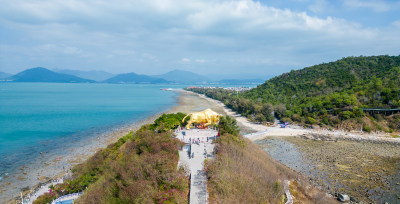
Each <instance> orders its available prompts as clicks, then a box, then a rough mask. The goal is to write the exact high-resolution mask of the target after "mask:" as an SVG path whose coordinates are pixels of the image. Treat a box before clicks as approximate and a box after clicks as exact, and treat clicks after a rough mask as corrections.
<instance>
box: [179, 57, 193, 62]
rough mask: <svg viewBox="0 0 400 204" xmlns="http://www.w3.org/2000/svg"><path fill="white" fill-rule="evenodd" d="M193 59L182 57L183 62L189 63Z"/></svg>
mask: <svg viewBox="0 0 400 204" xmlns="http://www.w3.org/2000/svg"><path fill="white" fill-rule="evenodd" d="M190 61H191V60H190V59H189V58H182V59H181V62H183V63H189V62H190Z"/></svg>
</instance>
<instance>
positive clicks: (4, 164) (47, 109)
mask: <svg viewBox="0 0 400 204" xmlns="http://www.w3.org/2000/svg"><path fill="white" fill-rule="evenodd" d="M160 88H169V86H168V87H165V85H135V84H126V85H125V84H58V83H0V177H4V175H7V174H8V173H10V172H13V171H14V170H15V169H16V168H17V167H19V166H21V165H28V163H29V162H30V161H31V160H33V159H35V158H37V157H39V156H40V153H41V152H51V151H54V150H60V149H63V148H64V147H66V146H68V145H70V144H71V143H77V142H79V140H82V139H87V137H94V135H96V133H97V134H98V133H101V132H104V131H106V130H110V129H112V128H116V127H118V126H121V125H123V124H128V123H133V122H136V121H139V120H143V119H145V118H146V117H148V116H150V115H153V114H156V113H159V112H161V111H164V110H166V109H168V108H170V107H171V106H173V105H175V104H176V96H177V93H176V92H172V91H161V90H160ZM173 88H176V87H173Z"/></svg>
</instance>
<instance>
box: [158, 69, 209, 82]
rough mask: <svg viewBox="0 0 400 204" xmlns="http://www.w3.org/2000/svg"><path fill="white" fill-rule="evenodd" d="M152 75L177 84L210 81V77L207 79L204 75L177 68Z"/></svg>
mask: <svg viewBox="0 0 400 204" xmlns="http://www.w3.org/2000/svg"><path fill="white" fill-rule="evenodd" d="M153 77H157V78H161V79H165V80H167V81H171V82H175V83H178V84H194V83H195V84H196V83H206V82H210V79H208V78H207V77H206V76H203V75H200V74H195V73H193V72H189V71H184V70H179V69H176V70H173V71H170V72H167V73H165V74H161V75H154V76H153Z"/></svg>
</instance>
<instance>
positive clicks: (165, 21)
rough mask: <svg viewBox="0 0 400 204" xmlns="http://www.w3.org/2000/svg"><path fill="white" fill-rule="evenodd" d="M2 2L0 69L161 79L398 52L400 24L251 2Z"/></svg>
mask: <svg viewBox="0 0 400 204" xmlns="http://www.w3.org/2000/svg"><path fill="white" fill-rule="evenodd" d="M345 2H349V3H346V4H347V6H349V7H352V8H356V7H357V8H360V7H361V8H371V9H372V7H374V6H375V5H374V3H376V4H377V5H378V6H377V7H376V8H375V9H377V10H376V11H384V10H385V9H388V8H387V5H386V3H382V4H379V2H377V1H371V0H370V1H358V0H349V1H347V0H346V1H345ZM0 3H1V5H2V6H1V7H0V29H1V30H2V38H1V39H0V54H1V55H2V58H1V59H2V60H1V61H0V66H1V67H12V68H16V65H18V66H20V64H21V63H16V61H17V60H16V59H17V58H16V57H15V56H21V57H22V58H23V57H24V56H27V58H28V57H29V58H32V59H36V60H37V61H36V62H35V61H34V60H32V61H29V62H28V61H27V62H26V64H29V63H32V64H33V62H35V65H36V64H40V63H44V62H45V65H49V66H56V65H57V63H59V64H64V62H66V63H65V64H72V65H73V66H74V67H80V66H82V67H99V69H102V68H104V69H109V67H113V68H115V69H118V71H121V72H124V71H126V70H129V71H132V70H130V69H132V64H135V65H136V66H135V69H137V71H138V72H142V73H144V72H146V71H147V70H146V68H147V67H152V69H154V72H158V73H159V72H161V70H162V69H164V68H165V67H175V68H179V66H187V65H190V66H191V68H193V69H196V68H204V69H210V70H213V71H214V70H217V69H220V71H221V72H223V69H226V68H228V67H229V68H230V69H231V71H232V72H234V71H235V69H236V71H237V70H240V69H244V68H245V69H246V71H247V70H249V71H253V72H256V71H257V72H265V71H262V70H260V69H263V70H268V69H271V70H274V71H277V68H276V67H277V66H278V67H283V68H284V69H287V70H289V69H291V68H293V67H292V66H302V65H311V64H313V63H318V62H321V61H329V60H333V59H338V58H342V57H344V56H348V55H371V54H374V55H377V54H398V47H400V34H399V29H398V26H397V25H398V24H399V23H398V22H397V23H393V24H392V25H391V26H389V27H388V28H385V29H381V28H374V27H372V26H367V27H365V26H362V25H361V24H359V23H357V22H351V21H348V20H346V19H340V18H335V17H325V18H320V17H316V16H311V15H310V14H308V13H306V12H301V11H300V12H299V11H294V10H289V9H278V8H275V7H271V6H266V5H264V4H261V3H258V2H255V1H250V0H237V1H230V0H229V1H228V0H226V1H225V0H219V1H215V0H198V1H197V0H192V1H187V0H154V1H148V0H132V1H125V0H116V1H94V0H93V1H91V0H87V1H78V0H71V1H62V0H52V1H50V0H31V1H24V0H14V1H1V0H0ZM327 4H329V3H328V2H327V1H325V0H316V1H315V4H314V5H312V6H310V8H309V9H311V10H313V11H314V12H316V13H318V12H323V11H324V9H325V8H326V7H327ZM395 20H398V19H395ZM393 21H394V20H393ZM3 36H5V37H3ZM30 50H36V52H30ZM182 56H189V57H190V58H187V57H185V58H182ZM192 56H201V58H197V59H196V58H195V57H192ZM107 57H108V58H109V59H107ZM18 59H19V58H18ZM110 59H112V60H110ZM177 59H181V60H177ZM209 59H215V60H209ZM232 59H234V60H232ZM265 59H273V60H265ZM190 62H195V63H190ZM204 63H206V64H207V66H206V67H205V66H204ZM43 66H44V65H43ZM142 67H143V68H142ZM24 68H26V67H20V68H18V69H24ZM298 68H300V67H298ZM116 72H117V71H116Z"/></svg>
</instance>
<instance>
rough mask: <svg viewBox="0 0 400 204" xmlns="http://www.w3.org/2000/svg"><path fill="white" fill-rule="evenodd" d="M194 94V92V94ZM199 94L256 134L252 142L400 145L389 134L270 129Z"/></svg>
mask: <svg viewBox="0 0 400 204" xmlns="http://www.w3.org/2000/svg"><path fill="white" fill-rule="evenodd" d="M192 93H193V92H192ZM194 94H197V95H198V96H199V97H201V98H204V99H206V100H208V101H211V102H214V103H216V104H218V105H219V106H221V107H222V108H223V109H224V111H225V112H226V113H227V114H228V115H229V116H231V117H234V118H235V119H236V120H237V121H238V123H239V124H238V125H239V127H241V128H242V127H244V128H245V129H246V131H245V133H247V134H248V133H255V132H262V133H260V134H256V135H254V136H249V137H247V138H248V139H250V140H251V141H256V140H261V139H264V138H266V137H284V136H298V137H305V136H307V135H311V136H310V138H311V139H312V138H314V139H320V140H322V139H334V140H350V141H369V142H374V143H393V144H397V145H400V138H393V137H391V136H390V135H389V134H387V133H375V134H374V133H365V132H361V133H360V132H353V131H352V132H347V131H343V130H326V129H305V128H302V127H300V126H297V125H289V126H288V127H286V128H280V127H279V126H275V127H268V126H265V125H262V124H256V123H253V122H250V121H249V120H248V119H247V118H246V117H244V116H241V115H240V114H238V113H236V112H234V111H233V110H231V109H230V108H228V107H226V106H225V104H223V103H222V102H221V101H218V100H215V99H212V98H209V97H207V96H205V95H204V94H198V93H194Z"/></svg>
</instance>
